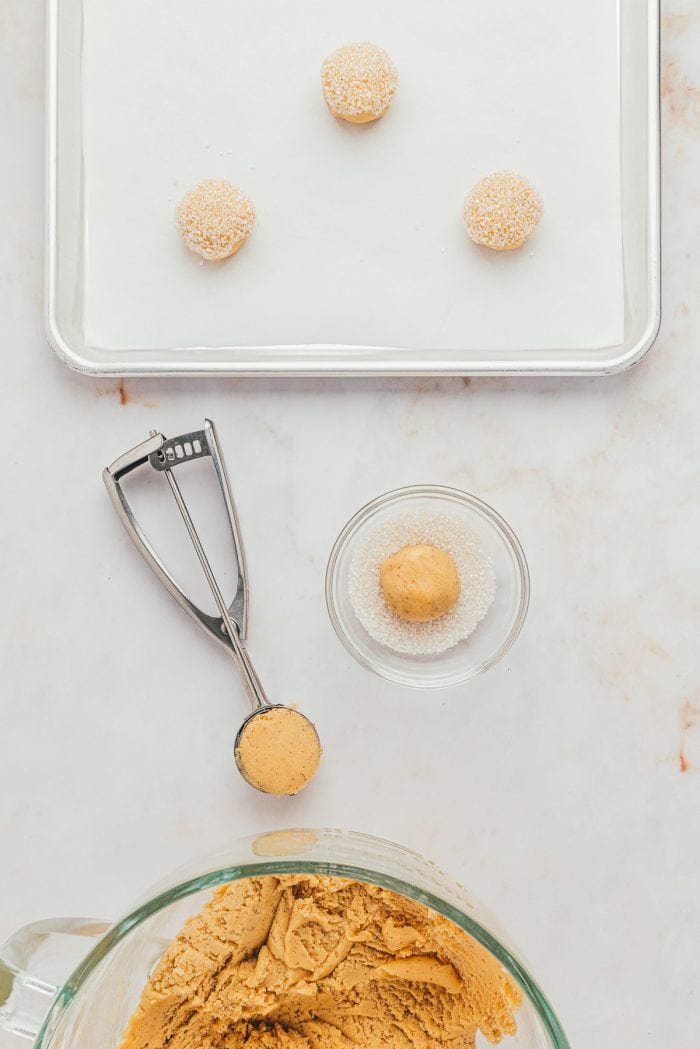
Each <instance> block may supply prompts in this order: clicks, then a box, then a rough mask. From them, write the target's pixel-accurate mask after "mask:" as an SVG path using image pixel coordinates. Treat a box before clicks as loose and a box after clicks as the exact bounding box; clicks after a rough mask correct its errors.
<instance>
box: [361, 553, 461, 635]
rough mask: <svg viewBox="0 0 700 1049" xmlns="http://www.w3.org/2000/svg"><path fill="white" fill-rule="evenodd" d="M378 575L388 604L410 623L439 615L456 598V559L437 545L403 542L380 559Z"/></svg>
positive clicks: (450, 605)
mask: <svg viewBox="0 0 700 1049" xmlns="http://www.w3.org/2000/svg"><path fill="white" fill-rule="evenodd" d="M379 575H380V581H381V585H382V591H383V593H384V599H385V601H386V603H387V605H388V606H389V608H390V609H391V610H392V611H393V612H395V613H396V615H397V616H399V617H400V618H401V619H406V620H408V621H409V622H411V623H430V622H432V621H433V620H435V619H440V618H441V617H442V616H444V615H446V614H447V613H448V612H449V611H450V610H451V609H452V608H454V606H455V605H456V604H457V601H458V600H459V594H460V591H461V585H460V581H459V575H458V573H457V568H456V566H455V563H454V561H453V560H452V558H451V557H450V555H449V554H447V553H445V551H444V550H439V549H438V548H437V547H436V546H427V545H423V544H419V545H416V546H405V547H404V548H403V550H399V552H398V553H397V554H393V556H392V557H388V558H387V559H386V561H384V562H382V565H381V566H380V569H379Z"/></svg>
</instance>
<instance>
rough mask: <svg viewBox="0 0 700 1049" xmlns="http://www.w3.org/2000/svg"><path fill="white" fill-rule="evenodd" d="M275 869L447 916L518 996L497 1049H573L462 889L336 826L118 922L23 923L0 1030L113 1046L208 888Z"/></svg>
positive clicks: (265, 844) (237, 850) (214, 865)
mask: <svg viewBox="0 0 700 1049" xmlns="http://www.w3.org/2000/svg"><path fill="white" fill-rule="evenodd" d="M283 873H309V874H326V875H334V876H336V877H341V878H352V879H357V880H359V881H363V882H369V883H371V884H374V885H381V886H383V887H385V888H387V889H393V890H394V892H398V893H401V894H402V895H404V896H408V897H410V898H411V899H413V900H416V901H418V902H419V903H423V904H425V905H426V906H428V907H430V908H432V909H433V910H435V911H438V912H439V913H440V914H443V915H445V917H446V918H449V919H451V920H452V921H453V922H455V924H456V925H458V926H460V928H462V929H464V930H465V931H466V932H467V933H469V935H471V936H473V937H474V938H475V939H476V940H478V941H479V943H481V944H483V946H484V947H485V948H486V949H487V950H489V951H490V952H491V953H492V954H493V955H494V956H495V957H496V958H497V959H498V960H499V961H500V962H501V964H502V965H503V967H504V968H505V969H506V970H507V971H508V972H509V973H510V974H511V976H512V977H513V978H514V980H515V981H516V982H517V983H518V984H519V985H520V987H521V988H522V991H523V1004H522V1006H521V1008H520V1009H519V1011H518V1013H517V1023H518V1033H517V1034H516V1035H514V1036H512V1037H510V1038H506V1039H505V1041H504V1043H503V1044H504V1047H508V1049H569V1043H568V1041H567V1039H566V1036H565V1035H564V1032H563V1030H562V1028H561V1026H560V1024H559V1021H558V1020H557V1017H556V1015H555V1014H554V1012H553V1010H552V1008H551V1006H550V1005H549V1002H548V1001H547V999H546V997H545V995H544V994H543V992H542V991H541V989H540V987H539V986H538V984H537V983H536V981H535V980H534V979H533V977H532V976H531V975H530V972H529V970H528V969H527V968H526V967H525V966H524V965H523V963H522V962H521V961H520V959H519V957H518V955H517V954H516V953H515V951H514V950H513V948H512V947H511V946H510V945H509V944H508V942H507V940H506V938H505V937H504V935H503V934H502V933H501V932H500V931H499V930H498V929H497V924H496V922H495V921H494V919H493V918H492V917H490V916H489V915H488V913H487V912H486V911H485V909H484V908H483V907H482V906H481V905H480V904H478V903H476V901H474V900H473V899H472V898H471V896H470V895H469V893H468V892H467V891H466V890H465V889H464V888H462V886H460V885H459V884H458V883H457V882H455V881H453V880H452V879H451V878H449V877H447V876H446V875H444V874H443V873H442V872H441V871H439V870H438V869H437V868H436V867H435V866H433V865H432V864H431V863H428V862H427V861H426V860H424V859H423V858H422V857H421V856H419V855H417V854H416V853H414V852H411V851H409V850H407V849H404V848H402V847H400V846H398V845H392V844H390V843H389V842H386V841H381V840H380V839H378V838H372V837H369V836H367V835H364V834H356V833H352V832H347V831H337V830H284V831H276V832H274V833H266V834H262V835H258V836H257V837H253V838H246V839H243V840H240V841H236V842H234V843H233V844H231V845H230V846H228V847H227V848H225V849H223V850H222V851H221V852H219V853H217V854H214V855H210V856H208V857H206V858H204V859H200V860H197V861H194V862H192V863H190V864H188V865H187V866H186V867H184V868H181V869H180V870H179V871H177V872H176V874H175V875H174V876H172V877H170V878H168V879H167V881H166V882H164V883H163V884H161V885H159V886H157V887H156V888H155V889H154V890H153V891H152V892H150V893H149V894H148V896H147V898H146V899H144V901H143V902H142V903H140V904H139V905H138V906H137V907H136V908H135V909H134V910H132V911H131V913H130V914H128V915H127V916H126V917H125V918H122V919H121V920H120V921H118V922H116V923H114V924H109V923H104V922H94V921H88V920H86V919H77V918H73V919H63V920H59V921H53V922H38V923H36V924H35V925H30V926H28V927H27V928H26V929H23V930H22V931H20V932H19V933H17V934H16V935H15V936H14V937H12V939H10V940H9V941H8V943H6V944H5V946H4V947H3V948H0V1029H2V1030H4V1032H5V1035H7V1034H12V1035H16V1036H17V1037H18V1038H19V1039H24V1040H25V1044H26V1039H30V1040H33V1041H34V1043H35V1049H69V1047H70V1049H83V1047H84V1049H88V1047H89V1049H95V1047H97V1046H99V1049H115V1047H116V1046H118V1045H119V1043H120V1041H121V1038H122V1034H123V1032H124V1028H125V1026H126V1023H127V1021H128V1019H129V1017H130V1016H131V1014H132V1012H133V1011H134V1009H135V1007H136V1005H137V1002H138V1000H139V997H140V995H141V991H142V989H143V987H144V984H145V983H146V980H147V978H148V975H149V973H150V972H151V971H152V969H153V966H154V965H155V963H156V962H157V961H158V959H159V958H160V956H161V955H162V953H163V952H164V950H165V949H166V947H167V945H168V943H169V942H170V941H171V939H172V938H173V937H174V936H175V935H176V934H177V932H178V931H179V929H180V928H181V926H182V925H183V923H184V922H185V920H186V919H187V918H188V917H190V916H191V915H193V914H195V913H197V912H198V911H199V910H201V908H202V907H203V906H204V904H205V903H206V902H207V901H208V900H209V899H210V898H211V894H212V890H213V889H215V888H216V887H217V886H218V885H222V884H224V883H226V882H231V881H236V880H237V879H239V878H248V877H252V876H260V875H266V874H283ZM86 952H89V953H86ZM81 955H82V956H83V957H82V959H81V960H78V959H79V958H80V957H81ZM68 973H71V975H67V974H68ZM3 1044H5V1043H4V1042H3ZM478 1044H479V1045H480V1046H485V1045H486V1042H485V1040H483V1039H481V1040H480V1041H479V1043H478Z"/></svg>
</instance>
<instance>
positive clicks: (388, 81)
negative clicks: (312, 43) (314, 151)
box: [321, 43, 399, 124]
mask: <svg viewBox="0 0 700 1049" xmlns="http://www.w3.org/2000/svg"><path fill="white" fill-rule="evenodd" d="M321 80H322V82H323V95H324V98H325V100H326V104H327V105H328V108H329V109H330V111H331V113H332V114H333V116H335V117H340V118H341V119H342V120H347V121H349V122H350V123H351V124H368V123H370V122H371V121H373V120H379V118H380V117H383V116H384V114H385V113H386V111H387V109H388V108H389V106H390V105H391V103H392V102H393V101H394V96H395V95H396V91H397V89H398V84H399V78H398V74H397V72H396V69H395V68H394V63H393V62H392V61H391V58H390V57H389V55H388V54H387V52H386V51H384V50H383V48H381V47H376V46H375V45H374V44H367V43H360V44H348V45H347V46H346V47H340V48H338V50H337V51H334V52H333V54H332V55H329V56H328V58H327V59H326V61H325V62H324V63H323V66H322V69H321Z"/></svg>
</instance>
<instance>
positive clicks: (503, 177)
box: [464, 171, 542, 251]
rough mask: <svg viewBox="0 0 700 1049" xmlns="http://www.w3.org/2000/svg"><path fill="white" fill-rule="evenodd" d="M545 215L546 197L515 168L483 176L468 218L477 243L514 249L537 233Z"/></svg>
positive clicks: (469, 203)
mask: <svg viewBox="0 0 700 1049" xmlns="http://www.w3.org/2000/svg"><path fill="white" fill-rule="evenodd" d="M541 218H542V198H541V197H540V195H539V193H538V192H537V190H536V189H535V187H534V186H531V185H530V183H529V182H528V181H527V179H524V178H523V177H522V176H521V175H516V174H515V173H514V172H512V171H495V172H494V173H493V174H492V175H487V176H486V178H482V180H481V182H477V184H476V186H474V189H473V190H472V191H471V193H470V194H469V196H468V197H467V199H466V202H465V205H464V221H465V223H466V225H467V232H468V233H469V236H470V237H471V238H472V240H473V241H474V243H475V244H483V245H484V246H485V247H487V248H493V250H494V251H513V249H514V248H519V247H521V246H522V245H523V244H524V243H525V241H526V240H528V238H529V237H531V236H532V234H533V233H534V232H535V230H536V228H537V226H538V225H539V222H540V219H541Z"/></svg>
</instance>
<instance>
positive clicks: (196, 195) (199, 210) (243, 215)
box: [175, 178, 255, 262]
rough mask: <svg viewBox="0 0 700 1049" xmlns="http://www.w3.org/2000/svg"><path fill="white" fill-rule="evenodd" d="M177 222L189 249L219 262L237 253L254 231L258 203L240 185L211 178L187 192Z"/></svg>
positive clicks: (181, 203) (178, 207)
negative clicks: (255, 203) (255, 205)
mask: <svg viewBox="0 0 700 1049" xmlns="http://www.w3.org/2000/svg"><path fill="white" fill-rule="evenodd" d="M175 225H176V226H177V228H178V231H179V233H180V235H181V236H182V238H183V240H184V241H185V244H186V245H187V247H188V248H189V249H190V251H194V252H196V253H197V254H198V255H201V256H202V258H203V259H208V260H209V261H210V262H220V261H221V259H227V258H229V256H231V255H235V253H236V252H237V251H238V249H239V248H240V247H242V246H243V244H245V242H246V241H247V239H248V237H249V236H250V234H251V233H252V232H253V226H254V225H255V207H254V205H253V202H252V200H251V199H250V197H247V196H246V195H245V193H244V192H243V190H241V189H239V188H238V186H233V185H232V184H231V183H230V182H227V181H226V179H224V178H211V179H207V180H206V181H205V182H200V183H199V185H197V186H195V187H194V189H191V190H190V191H189V193H186V194H185V196H184V197H183V198H182V200H181V201H180V203H179V204H178V206H177V210H176V212H175Z"/></svg>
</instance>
